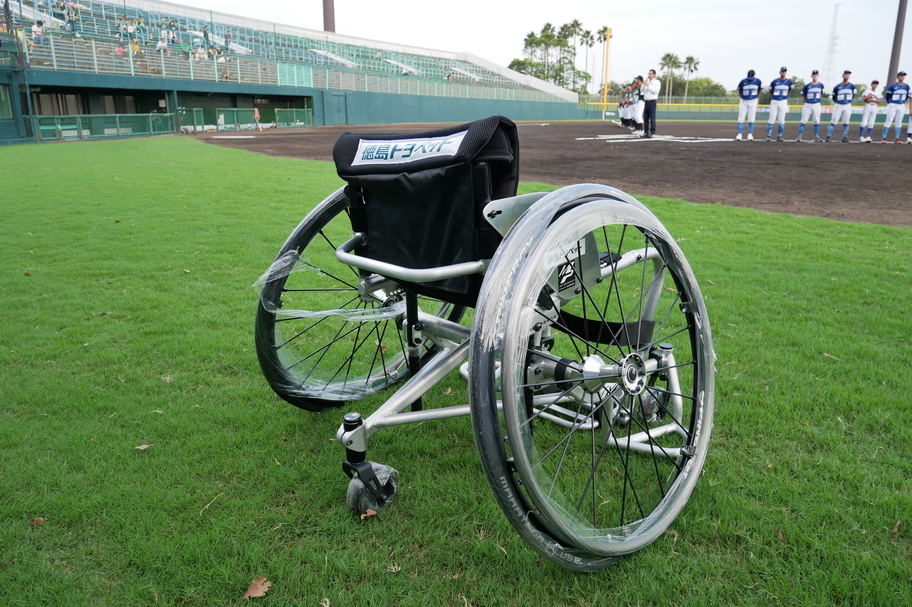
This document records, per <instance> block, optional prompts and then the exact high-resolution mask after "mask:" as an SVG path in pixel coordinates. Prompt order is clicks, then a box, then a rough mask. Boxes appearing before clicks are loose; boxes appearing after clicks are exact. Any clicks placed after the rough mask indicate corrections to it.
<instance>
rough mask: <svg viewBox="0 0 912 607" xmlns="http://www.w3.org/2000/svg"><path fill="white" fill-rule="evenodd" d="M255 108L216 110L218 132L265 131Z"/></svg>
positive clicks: (224, 108)
mask: <svg viewBox="0 0 912 607" xmlns="http://www.w3.org/2000/svg"><path fill="white" fill-rule="evenodd" d="M257 114H258V112H257V110H256V109H254V108H233V107H227V108H226V107H223V108H216V109H215V125H216V126H215V128H216V130H218V131H254V130H256V129H258V128H259V129H260V130H263V127H261V126H260V121H259V116H258V115H257Z"/></svg>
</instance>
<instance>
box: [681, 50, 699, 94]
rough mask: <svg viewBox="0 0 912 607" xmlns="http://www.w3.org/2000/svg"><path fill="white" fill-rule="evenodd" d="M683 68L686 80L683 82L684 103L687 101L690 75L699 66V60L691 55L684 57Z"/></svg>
mask: <svg viewBox="0 0 912 607" xmlns="http://www.w3.org/2000/svg"><path fill="white" fill-rule="evenodd" d="M684 68H685V69H686V70H687V80H686V81H685V83H684V103H687V91H688V90H690V75H691V73H693V72H696V71H697V70H698V69H699V68H700V60H699V59H697V58H696V57H694V56H693V55H688V56H687V57H686V58H685V59H684Z"/></svg>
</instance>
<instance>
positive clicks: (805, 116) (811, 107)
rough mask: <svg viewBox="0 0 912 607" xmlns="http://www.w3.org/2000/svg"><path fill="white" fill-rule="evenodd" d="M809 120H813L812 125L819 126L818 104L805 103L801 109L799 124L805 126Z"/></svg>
mask: <svg viewBox="0 0 912 607" xmlns="http://www.w3.org/2000/svg"><path fill="white" fill-rule="evenodd" d="M811 118H813V119H814V124H820V104H819V103H805V104H804V106H803V107H802V108H801V124H807V121H808V120H810V119H811Z"/></svg>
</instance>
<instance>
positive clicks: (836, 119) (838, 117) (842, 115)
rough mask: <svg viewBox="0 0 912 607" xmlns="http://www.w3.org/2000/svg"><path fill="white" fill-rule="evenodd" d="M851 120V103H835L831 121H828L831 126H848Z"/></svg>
mask: <svg viewBox="0 0 912 607" xmlns="http://www.w3.org/2000/svg"><path fill="white" fill-rule="evenodd" d="M851 119H852V104H851V103H837V104H835V105H834V106H833V119H832V120H830V123H831V124H839V123H840V122H842V123H843V124H848V123H849V121H850V120H851Z"/></svg>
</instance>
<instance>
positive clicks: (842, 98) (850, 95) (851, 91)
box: [826, 70, 855, 143]
mask: <svg viewBox="0 0 912 607" xmlns="http://www.w3.org/2000/svg"><path fill="white" fill-rule="evenodd" d="M851 75H852V70H846V71H844V72H843V73H842V82H840V83H839V84H837V85H836V86H834V87H833V118H832V120H830V126H829V127H828V128H827V138H826V141H827V143H829V142H830V139H831V138H832V137H833V131H834V130H835V129H836V125H837V124H839V121H840V120H842V142H843V143H848V142H849V122H850V121H851V120H852V99H854V98H855V85H854V84H852V83H851V82H849V76H851Z"/></svg>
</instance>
